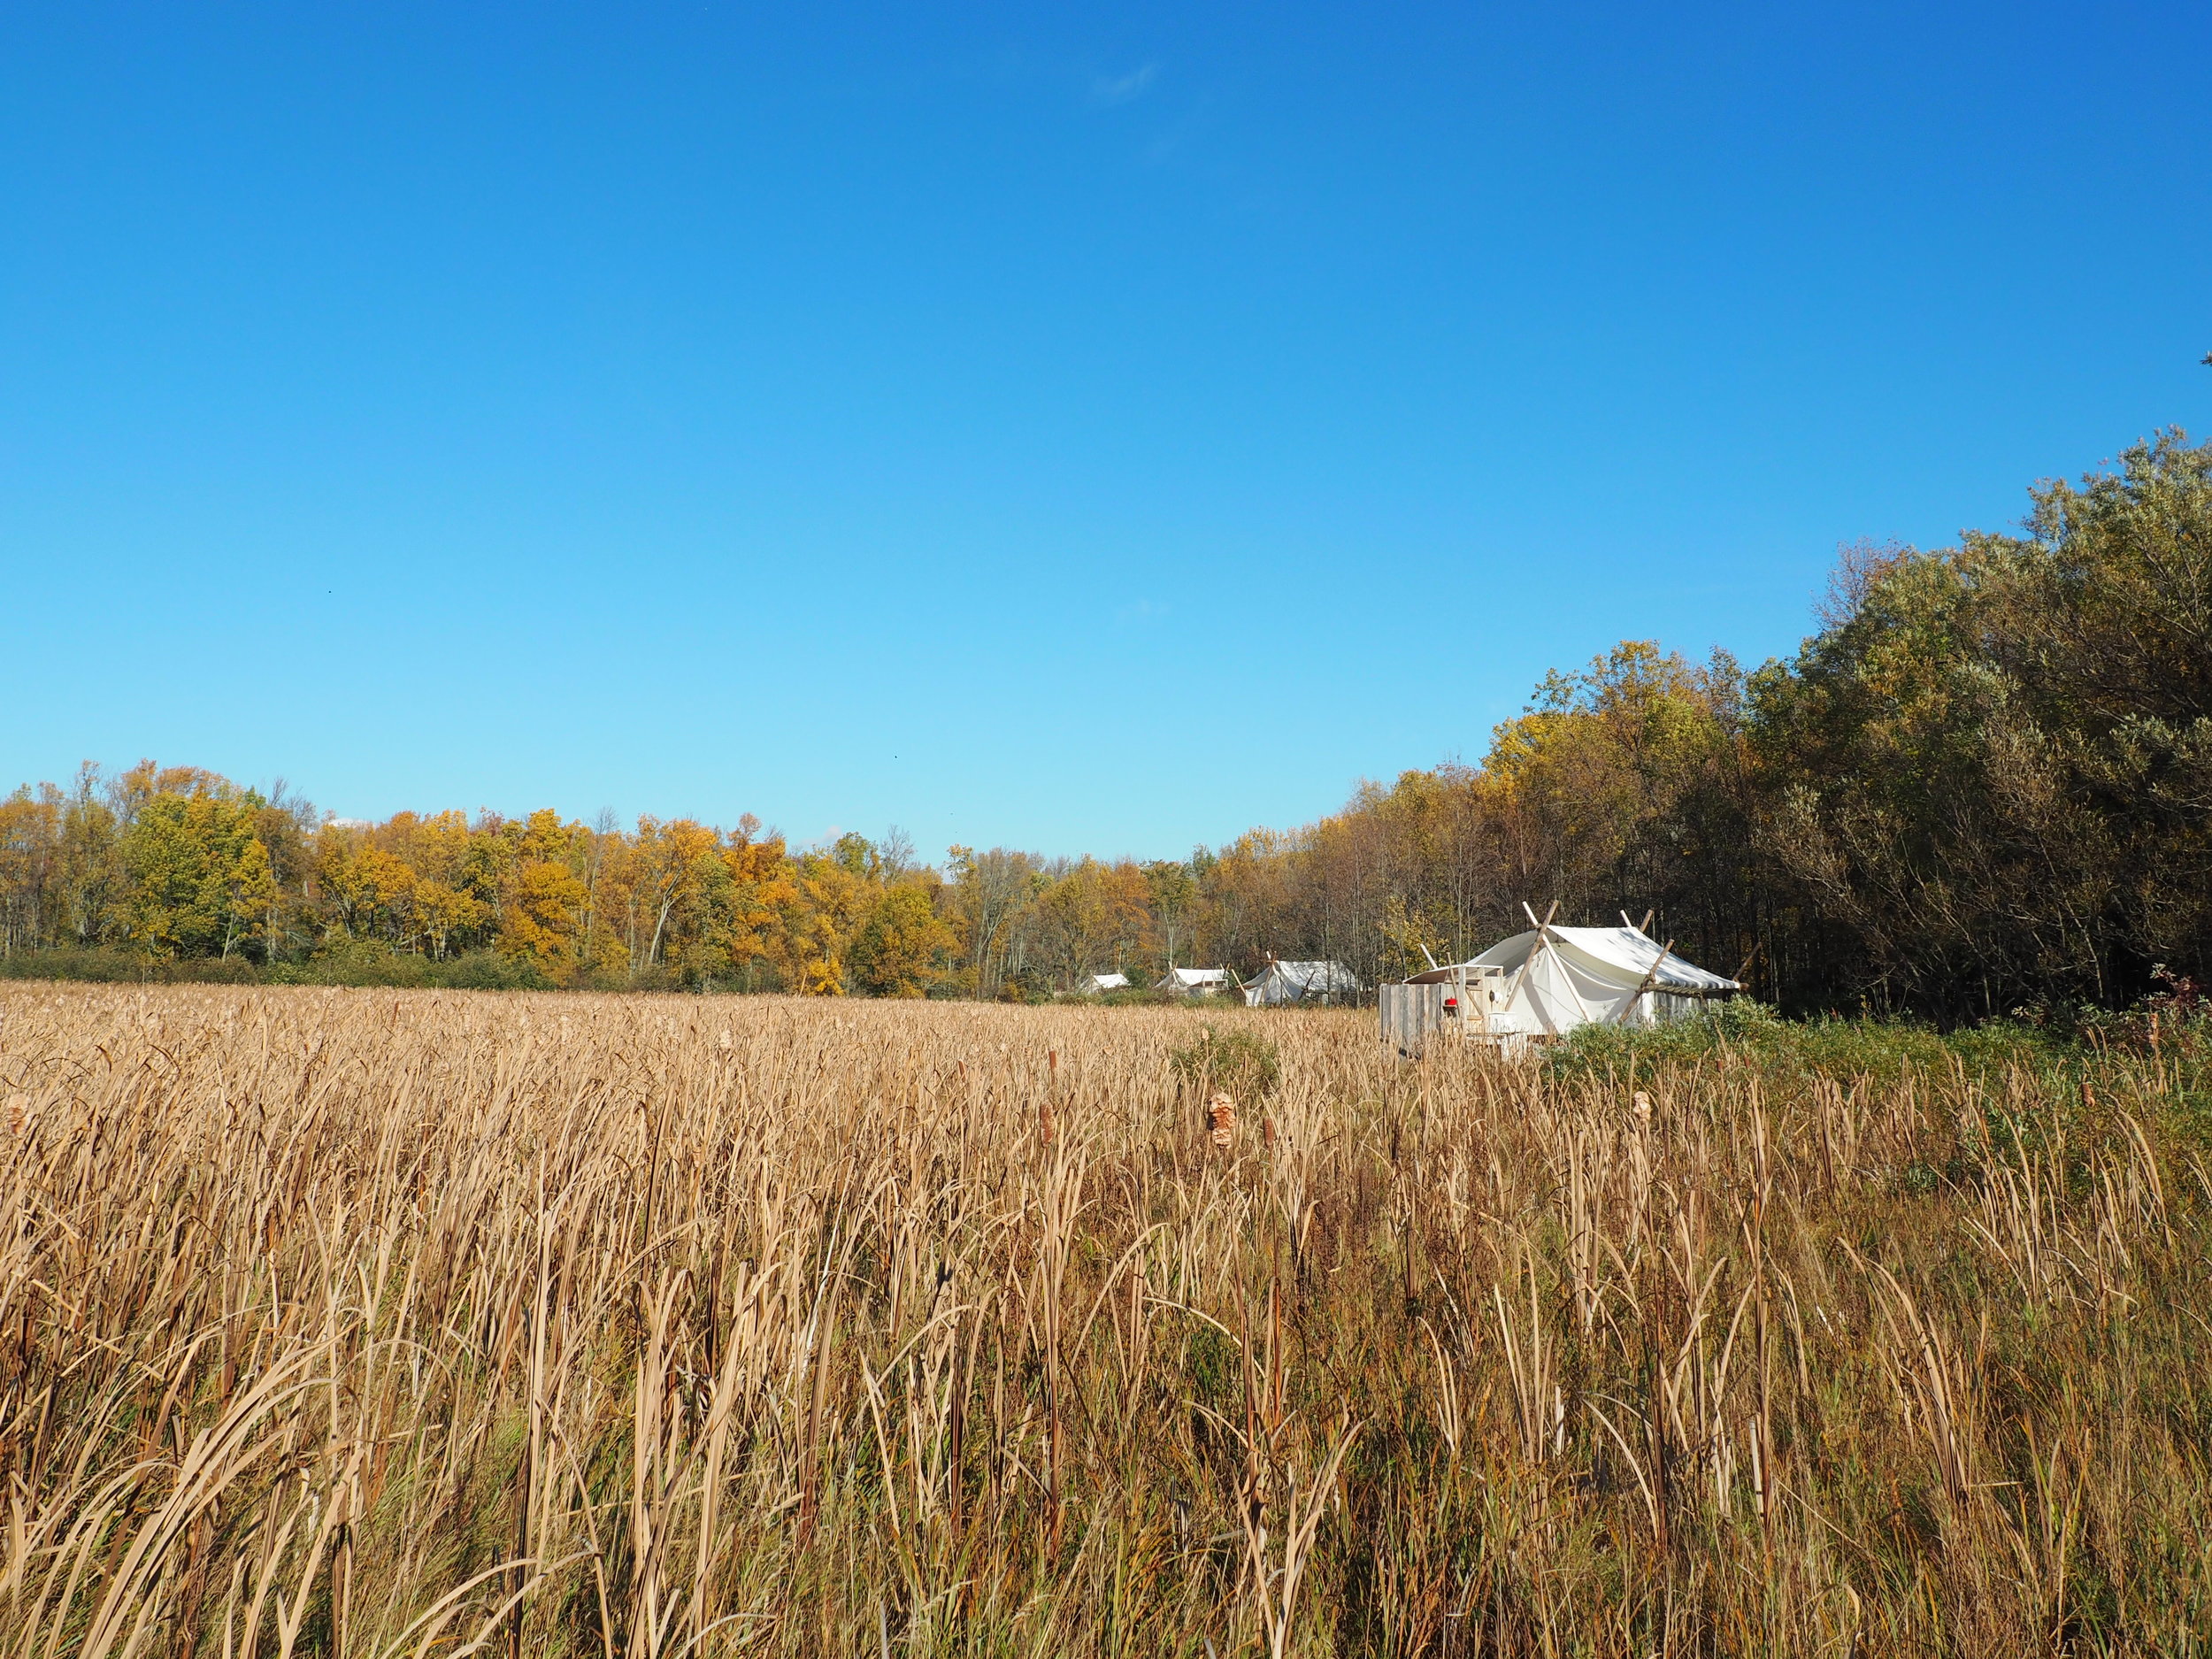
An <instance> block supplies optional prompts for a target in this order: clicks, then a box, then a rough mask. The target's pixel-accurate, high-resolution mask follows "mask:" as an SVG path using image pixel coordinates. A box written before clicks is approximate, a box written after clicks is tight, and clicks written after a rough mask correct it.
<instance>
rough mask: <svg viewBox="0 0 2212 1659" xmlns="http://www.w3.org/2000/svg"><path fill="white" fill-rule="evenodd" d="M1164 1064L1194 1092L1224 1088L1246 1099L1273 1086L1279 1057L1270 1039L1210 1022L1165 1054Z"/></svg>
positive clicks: (1255, 1097)
mask: <svg viewBox="0 0 2212 1659" xmlns="http://www.w3.org/2000/svg"><path fill="white" fill-rule="evenodd" d="M1168 1064H1169V1065H1170V1066H1171V1068H1172V1069H1173V1071H1174V1072H1175V1075H1176V1077H1177V1078H1178V1079H1179V1080H1180V1081H1181V1083H1182V1084H1183V1086H1184V1087H1186V1088H1188V1089H1191V1090H1193V1091H1194V1092H1196V1093H1198V1094H1209V1093H1210V1092H1212V1091H1213V1090H1215V1089H1217V1088H1218V1089H1225V1090H1227V1091H1228V1092H1229V1094H1232V1095H1233V1096H1234V1097H1235V1098H1236V1099H1237V1100H1239V1101H1240V1102H1246V1103H1249V1102H1255V1101H1257V1100H1259V1099H1260V1098H1261V1097H1262V1096H1263V1095H1264V1094H1267V1093H1268V1091H1269V1090H1271V1089H1272V1088H1273V1087H1275V1082H1276V1079H1278V1078H1279V1077H1280V1076H1281V1075H1282V1060H1281V1057H1280V1056H1279V1055H1278V1054H1277V1053H1276V1049H1275V1045H1274V1043H1273V1042H1272V1041H1271V1040H1269V1039H1268V1038H1265V1037H1263V1036H1261V1035H1260V1034H1259V1033H1256V1032H1250V1031H1216V1030H1215V1029H1214V1028H1213V1027H1212V1026H1211V1025H1209V1026H1207V1027H1206V1028H1205V1030H1204V1031H1203V1032H1202V1033H1199V1036H1198V1039H1197V1041H1194V1042H1189V1043H1186V1044H1184V1045H1183V1046H1182V1047H1181V1048H1177V1049H1174V1050H1172V1051H1171V1053H1170V1054H1169V1056H1168Z"/></svg>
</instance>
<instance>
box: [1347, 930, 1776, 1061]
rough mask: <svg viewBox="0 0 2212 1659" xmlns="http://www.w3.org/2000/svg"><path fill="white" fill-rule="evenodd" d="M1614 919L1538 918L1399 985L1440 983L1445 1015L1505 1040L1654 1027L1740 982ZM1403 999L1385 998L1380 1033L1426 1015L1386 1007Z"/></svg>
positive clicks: (1729, 991)
mask: <svg viewBox="0 0 2212 1659" xmlns="http://www.w3.org/2000/svg"><path fill="white" fill-rule="evenodd" d="M1532 919H1533V918H1532ZM1621 921H1622V925H1621V926H1618V927H1559V926H1553V925H1552V924H1550V923H1548V922H1547V923H1540V924H1539V925H1538V926H1536V927H1535V928H1534V929H1533V930H1532V931H1531V932H1529V933H1516V934H1514V935H1513V937H1512V938H1510V939H1506V940H1502V941H1499V942H1498V943H1497V944H1494V945H1493V946H1491V947H1490V949H1487V950H1486V951H1484V952H1483V953H1482V954H1481V955H1480V956H1476V957H1474V958H1472V959H1471V961H1467V962H1463V963H1458V964H1454V965H1452V966H1450V967H1444V968H1431V969H1430V970H1429V971H1428V972H1425V973H1417V974H1414V975H1412V976H1411V977H1410V978H1409V979H1407V981H1406V985H1407V987H1414V986H1422V987H1441V988H1442V989H1443V990H1445V991H1448V993H1449V995H1448V1000H1447V1001H1446V1002H1444V1003H1442V1004H1441V1006H1442V1008H1443V1009H1444V1010H1445V1011H1446V1013H1447V1015H1448V1018H1450V1019H1451V1020H1452V1021H1454V1022H1455V1023H1456V1024H1458V1025H1461V1026H1462V1027H1463V1029H1464V1030H1465V1031H1466V1032H1468V1033H1470V1034H1471V1033H1474V1032H1476V1031H1477V1030H1478V1029H1479V1031H1480V1032H1481V1033H1482V1034H1485V1035H1487V1036H1489V1037H1492V1038H1497V1039H1502V1040H1505V1041H1508V1042H1517V1041H1527V1040H1529V1039H1532V1038H1547V1037H1560V1036H1564V1035H1565V1034H1566V1033H1568V1032H1571V1031H1572V1030H1574V1029H1575V1027H1577V1026H1578V1025H1661V1024H1663V1023H1664V1022H1666V1021H1668V1020H1674V1019H1681V1018H1686V1017H1687V1016H1688V1015H1690V1014H1691V1013H1693V1012H1694V1011H1695V1010H1696V1009H1697V1006H1698V1004H1699V1003H1700V1002H1703V1001H1705V1000H1706V999H1707V998H1709V997H1726V996H1733V995H1736V993H1738V992H1739V991H1740V990H1742V989H1743V987H1742V986H1741V985H1740V984H1739V983H1738V982H1737V981H1736V980H1734V979H1723V978H1722V977H1721V976H1720V975H1719V974H1717V973H1709V972H1706V970H1704V969H1703V968H1701V967H1698V966H1696V965H1694V964H1691V963H1688V962H1686V961H1684V960H1683V959H1682V958H1681V957H1680V956H1676V955H1675V954H1674V951H1673V949H1672V946H1671V944H1668V945H1662V944H1661V943H1660V942H1659V941H1657V940H1655V939H1654V938H1652V937H1651V936H1650V935H1649V934H1648V933H1645V932H1644V931H1643V930H1642V929H1641V928H1640V927H1636V926H1631V925H1630V924H1629V922H1628V918H1626V917H1623V918H1621ZM1386 988H1387V989H1389V990H1392V991H1396V990H1398V989H1399V987H1386ZM1461 991H1464V992H1465V993H1466V994H1467V998H1468V1003H1469V1006H1466V1007H1460V1006H1458V1005H1457V1004H1458V1002H1459V993H1460V992H1461ZM1437 994H1438V993H1431V995H1437ZM1406 1000H1407V998H1406V997H1405V996H1404V995H1401V996H1399V997H1396V998H1392V999H1387V1000H1386V1006H1385V1008H1384V1010H1383V1025H1384V1035H1385V1036H1386V1037H1389V1036H1391V1035H1393V1034H1394V1025H1409V1024H1410V1025H1425V1024H1426V1023H1428V1022H1426V1021H1425V1018H1423V1017H1422V1016H1420V1014H1419V1013H1418V1010H1414V1009H1412V1008H1410V1007H1407V1008H1404V1009H1400V1010H1396V1011H1395V1012H1394V1008H1393V1004H1394V1003H1396V1002H1405V1001H1406Z"/></svg>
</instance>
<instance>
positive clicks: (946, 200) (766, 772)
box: [0, 0, 2212, 857]
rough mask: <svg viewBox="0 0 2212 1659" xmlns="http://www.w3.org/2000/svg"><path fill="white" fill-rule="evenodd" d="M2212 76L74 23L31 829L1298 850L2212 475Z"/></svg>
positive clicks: (15, 91) (1327, 50) (1894, 33)
mask: <svg viewBox="0 0 2212 1659" xmlns="http://www.w3.org/2000/svg"><path fill="white" fill-rule="evenodd" d="M800 14H803V20H797V19H799V18H800ZM2208 63H2212V7H2208V6H2205V5H2204V4H2200V3H2198V4H2165V5H2125V4H2101V5H2095V6H2089V5H2083V6H2075V7H2053V6H2047V5H2037V4H2017V3H2016V0H2015V3H2010V4H2001V5H1999V4H1991V5H1985V6H1965V5H1935V6H1931V5H1928V4H1900V5H1894V6H1887V7H1874V6H1855V7H1840V6H1820V5H1804V4H1791V5H1776V4H1771V0H1763V3H1762V4H1742V5H1734V6H1724V5H1703V6H1658V5H1649V6H1643V7H1634V8H1630V7H1618V6H1606V5H1586V6H1581V7H1575V8H1569V7H1556V6H1543V7H1538V6H1527V7H1517V8H1511V9H1505V8H1491V7H1479V6H1453V7H1442V6H1424V7H1410V8H1409V7H1376V6H1359V7H1352V6H1345V7H1342V8H1334V9H1331V8H1317V7H1313V6H1307V5H1298V6H1287V5H1266V6H1262V5H1250V6H1239V7H1223V6H1195V7H1194V6H1191V5H1187V4H1186V5H1175V6H1166V5H1163V6H1158V7H1154V8H1125V9H1122V10H1120V11H1119V12H1118V13H1117V14H1116V15H1115V16H1113V17H1111V18H1103V17H1094V16H1093V15H1091V9H1089V8H1078V7H1071V6H1053V7H1042V6H1033V7H1022V8H1010V7H990V6H975V5H961V6H940V7H913V6H895V7H879V8H864V9H863V8H845V9H837V10H832V9H829V8H809V7H794V6H784V7H774V8H770V7H761V8H757V9H756V10H750V11H745V10H737V9H733V8H730V7H727V6H724V5H720V4H709V5H692V6H687V7H681V8H679V7H664V6H655V5H650V4H640V5H619V6H618V5H604V6H600V7H577V6H537V5H533V6H515V7H512V8H506V9H495V8H490V7H482V6H473V5H467V4H437V5H424V6H413V7H410V6H403V5H377V6H365V5H346V4H325V5H298V4H292V5H286V6H281V7H278V6H255V5H226V6H221V7H199V6H193V5H187V4H164V5H159V6H155V5H145V6H134V7H115V6H110V5H104V4H66V5H64V4H43V3H40V0H26V3H25V4H16V5H12V6H10V7H8V8H7V9H6V11H5V12H4V15H0V578H4V587H0V616H4V618H6V622H7V628H6V634H7V640H6V645H5V652H6V662H7V672H8V678H9V680H10V681H11V682H12V683H11V688H10V690H9V693H8V695H6V696H5V697H4V698H0V777H4V778H5V779H6V780H8V781H10V782H12V781H13V780H17V779H23V778H40V777H61V776H64V775H65V774H66V773H67V772H69V771H70V770H72V769H73V767H74V765H75V764H76V763H77V762H78V761H79V760H80V759H81V758H87V757H91V758H96V759H99V760H101V761H103V762H106V763H109V764H127V763H129V762H130V761H132V760H134V759H135V758H137V757H140V756H142V755H152V756H155V757H159V758H160V759H162V760H164V761H165V762H187V761H188V762H192V763H195V764H203V765H207V766H211V767H214V768H216V769H218V770H219V771H222V772H227V773H229V774H230V775H232V776H234V777H236V778H238V779H240V780H246V781H260V782H264V783H265V782H267V781H268V780H272V779H273V778H274V777H276V776H277V775H279V774H282V775H283V776H285V777H287V778H288V779H290V780H292V781H293V782H294V783H295V784H296V785H298V786H299V787H302V788H303V789H304V790H305V791H306V792H307V793H308V794H309V795H311V796H312V798H314V799H315V800H316V801H318V802H319V803H322V804H323V805H325V806H326V807H328V808H330V809H332V810H335V811H337V812H339V813H341V814H343V815H346V816H354V817H369V816H380V815H382V814H384V813H387V812H389V811H392V810H396V809H398V808H401V807H417V808H435V807H442V806H461V807H465V808H470V809H474V808H476V807H479V806H491V807H495V808H497V809H500V810H506V811H517V810H526V809H528V808H530V807H533V806H536V805H541V804H549V805H553V806H556V807H557V808H559V809H560V810H563V811H564V812H567V813H572V814H575V815H578V816H581V817H587V818H588V817H590V816H592V815H593V814H595V812H597V811H598V810H600V809H601V808H602V807H611V808H613V809H614V810H616V811H617V812H618V813H619V814H621V815H623V816H625V817H627V816H629V815H632V814H634V813H637V812H640V811H651V812H655V813H657V814H660V815H663V816H670V815H677V814H687V815H692V816H696V817H700V818H708V819H711V820H716V821H720V822H729V821H732V820H734V819H735V818H736V817H737V816H738V814H740V813H741V812H743V811H747V810H750V811H753V812H756V813H757V814H758V815H759V816H760V817H762V818H764V819H766V820H768V821H770V822H772V823H774V824H778V825H780V826H782V827H783V828H785V829H786V830H787V832H789V833H791V834H793V835H794V836H795V837H796V838H799V839H808V838H811V837H815V836H818V835H821V834H824V833H827V832H829V831H831V830H832V829H833V828H847V829H858V830H861V831H863V832H864V833H878V832H879V831H880V830H881V829H882V828H883V827H884V826H887V825H889V824H893V823H896V824H899V825H902V826H904V827H905V828H906V829H907V830H908V831H909V833H910V834H911V835H912V836H913V837H914V839H915V841H916V842H917V843H918V846H919V848H920V849H921V850H922V852H923V853H924V854H925V856H932V857H934V856H940V855H941V851H942V849H943V848H944V847H945V846H946V845H947V844H948V843H949V842H952V841H971V842H981V843H984V844H990V843H995V842H1003V843H1007V844H1011V845H1025V846H1031V847H1035V848H1039V849H1043V850H1046V851H1048V852H1072V851H1079V850H1085V849H1088V850H1094V851H1098V852H1101V853H1106V854H1113V853H1121V852H1133V853H1138V854H1142V855H1158V854H1172V853H1180V852H1182V851H1185V850H1187V849H1188V848H1189V847H1190V846H1191V844H1192V843H1193V842H1195V841H1207V842H1214V843H1217V842H1220V841H1225V840H1226V839H1228V838H1229V837H1231V836H1233V835H1234V834H1236V833H1239V832H1240V831H1241V830H1242V829H1244V828H1246V827H1247V826H1250V825H1253V824H1257V823H1265V824H1273V825H1288V824H1294V823H1298V822H1302V821H1305V820H1308V819H1310V818H1313V817H1314V816H1316V815H1317V814H1318V813H1321V812H1323V811H1325V810H1330V809H1332V808H1333V807H1334V806H1335V805H1337V804H1338V803H1340V802H1341V801H1342V800H1343V798H1344V796H1345V795H1346V794H1347V792H1348V789H1349V788H1350V787H1351V786H1352V785H1353V783H1354V782H1355V780H1357V779H1358V778H1360V777H1362V776H1371V777H1388V776H1390V775H1392V774H1394V773H1395V772H1397V771H1399V770H1401V769H1402V768H1405V767H1409V766H1419V765H1428V764H1434V763H1435V762H1437V761H1439V760H1440V759H1443V758H1446V757H1452V756H1455V755H1457V756H1462V757H1467V758H1470V759H1472V758H1476V757H1479V755H1480V754H1481V752H1482V749H1483V748H1484V746H1485V743H1486V738H1487V734H1488V732H1489V728H1490V726H1492V724H1493V723H1494V722H1495V721H1497V720H1498V719H1500V718H1505V717H1507V716H1509V715H1511V714H1513V713H1515V712H1516V711H1517V710H1518V709H1519V708H1520V706H1521V705H1522V703H1523V702H1524V701H1525V698H1526V696H1527V694H1528V690H1529V687H1530V686H1531V684H1532V682H1533V681H1534V680H1536V679H1537V678H1538V677H1539V676H1540V674H1541V673H1542V672H1543V671H1544V670H1545V669H1546V668H1548V667H1550V666H1553V665H1572V664H1578V663H1580V662H1583V661H1585V660H1586V659H1587V658H1588V657H1591V656H1592V655H1593V654H1594V653H1595V652H1597V651H1599V650H1601V649H1605V648H1606V647H1607V646H1609V645H1610V644H1611V643H1613V642H1614V641H1617V640H1619V639H1621V638H1624V637H1656V638H1658V639H1660V640H1662V641H1664V642H1666V643H1667V644H1669V645H1671V646H1674V647H1678V648H1679V649H1684V650H1686V651H1689V652H1691V653H1694V654H1702V653H1703V652H1704V651H1705V650H1707V649H1709V648H1710V647H1711V646H1713V645H1716V644H1719V645H1724V646H1726V647H1728V648H1730V649H1732V650H1734V651H1735V652H1737V653H1738V654H1739V655H1740V656H1741V657H1745V658H1747V659H1749V660H1757V659H1759V658H1762V657H1766V656H1769V655H1772V654H1776V653H1782V652H1786V651H1788V650H1789V649H1793V646H1794V645H1795V643H1796V641H1797V640H1798V638H1799V636H1800V635H1801V634H1803V633H1804V632H1805V631H1806V629H1807V627H1808V626H1809V603H1810V601H1811V599H1812V597H1813V595H1815V593H1816V590H1817V589H1818V588H1819V587H1820V585H1821V583H1822V581H1823V579H1824V572H1825V569H1826V567H1827V566H1828V565H1829V563H1830V562H1831V560H1832V556H1833V552H1834V549H1835V547H1836V545H1837V544H1838V543H1839V541H1850V540H1855V539H1857V538H1860V537H1870V538H1875V539H1878V540H1880V539H1887V538H1892V537H1895V538H1901V539H1905V540H1909V541H1916V542H1920V543H1922V544H1924V545H1940V544H1943V543H1945V542H1947V541H1949V540H1950V539H1951V538H1952V537H1953V536H1954V535H1955V534H1956V532H1957V531H1958V529H1959V528H1961V527H1962V526H1988V527H1997V526H2002V525H2004V524H2006V523H2008V522H2010V521H2012V520H2015V519H2016V518H2018V517H2019V515H2020V513H2021V511H2023V510H2024V506H2025V496H2024V488H2025V486H2026V485H2027V484H2028V483H2029V482H2030V481H2032V480H2034V479H2036V478H2039V477H2043V476H2047V475H2051V474H2055V473H2075V472H2080V471H2082V470H2084V469H2085V468H2087V467H2090V466H2093V465H2095V464H2096V463H2098V462H2099V461H2100V460H2101V459H2102V458H2104V457H2109V456H2111V455H2113V454H2114V453H2116V451H2117V450H2118V449H2120V448H2122V447H2123V446H2124V445H2125V444H2126V443H2127V442H2130V441H2131V440H2132V439H2134V438H2136V437H2138V436H2140V435H2144V434H2148V433H2150V432H2151V431H2152V430H2154V428H2156V427H2158V426H2162V425H2167V424H2172V423H2178V424H2181V425H2184V426H2188V427H2190V428H2191V429H2192V430H2193V431H2196V432H2198V433H2200V434H2212V369H2208V368H2204V367H2200V366H2199V365H2198V359H2199V358H2200V357H2203V356H2204V355H2205V353H2206V352H2207V351H2208V350H2212V90H2208V82H2207V81H2206V66H2207V65H2208Z"/></svg>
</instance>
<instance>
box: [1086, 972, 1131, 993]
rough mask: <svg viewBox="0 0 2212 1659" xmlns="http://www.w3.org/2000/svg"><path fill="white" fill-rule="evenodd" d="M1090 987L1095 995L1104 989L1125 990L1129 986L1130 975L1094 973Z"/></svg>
mask: <svg viewBox="0 0 2212 1659" xmlns="http://www.w3.org/2000/svg"><path fill="white" fill-rule="evenodd" d="M1090 988H1091V991H1092V993H1093V994H1094V995H1095V994H1097V993H1099V992H1102V991H1125V990H1127V989H1128V988H1129V976H1128V975H1127V974H1125V973H1094V974H1093V975H1091V984H1090Z"/></svg>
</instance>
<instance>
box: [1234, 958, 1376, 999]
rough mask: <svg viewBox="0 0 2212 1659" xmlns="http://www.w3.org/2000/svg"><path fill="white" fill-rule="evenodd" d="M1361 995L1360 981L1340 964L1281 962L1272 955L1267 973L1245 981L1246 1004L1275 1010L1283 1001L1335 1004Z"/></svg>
mask: <svg viewBox="0 0 2212 1659" xmlns="http://www.w3.org/2000/svg"><path fill="white" fill-rule="evenodd" d="M1359 993H1360V982H1359V981H1358V979H1356V978H1354V977H1353V974H1352V971H1351V970H1350V969H1349V968H1348V967H1346V966H1345V965H1344V964H1342V963H1340V962H1278V961H1276V960H1275V959H1274V958H1273V957H1272V956H1271V957H1269V958H1268V962H1267V972H1264V973H1263V974H1261V975H1260V976H1259V978H1257V979H1247V980H1246V981H1245V982H1244V1005H1245V1006H1246V1007H1247V1008H1272V1007H1275V1006H1276V1005H1278V1004H1279V1003H1283V1002H1336V1001H1340V1000H1341V999H1342V998H1345V997H1351V996H1357V995H1359Z"/></svg>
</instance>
